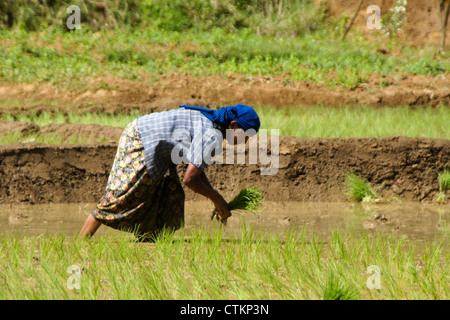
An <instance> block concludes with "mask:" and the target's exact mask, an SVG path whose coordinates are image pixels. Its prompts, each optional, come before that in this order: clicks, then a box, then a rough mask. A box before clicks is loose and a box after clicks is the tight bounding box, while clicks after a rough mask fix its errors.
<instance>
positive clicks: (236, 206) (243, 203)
mask: <svg viewBox="0 0 450 320" xmlns="http://www.w3.org/2000/svg"><path fill="white" fill-rule="evenodd" d="M262 202H263V196H262V192H261V191H260V190H259V189H257V188H244V189H242V190H241V191H240V192H239V193H238V195H237V196H236V197H234V198H233V200H231V201H230V202H228V210H229V211H230V212H231V211H250V212H254V211H256V210H258V209H259V207H260V205H261V203H262ZM214 218H217V220H220V221H221V222H223V223H224V222H225V221H223V220H221V219H220V218H219V216H218V215H217V210H214V211H213V212H212V215H211V220H214Z"/></svg>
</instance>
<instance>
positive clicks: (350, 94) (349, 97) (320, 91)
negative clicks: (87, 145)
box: [0, 74, 450, 113]
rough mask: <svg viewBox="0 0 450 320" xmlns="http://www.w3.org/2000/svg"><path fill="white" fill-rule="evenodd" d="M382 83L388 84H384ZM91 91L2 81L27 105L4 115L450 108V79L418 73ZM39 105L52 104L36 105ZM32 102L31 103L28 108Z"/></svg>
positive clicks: (190, 81)
mask: <svg viewBox="0 0 450 320" xmlns="http://www.w3.org/2000/svg"><path fill="white" fill-rule="evenodd" d="M101 82H105V83H108V85H109V86H110V88H111V89H109V90H105V89H95V88H96V87H98V83H101ZM380 83H383V85H382V86H380ZM89 87H90V88H93V89H90V90H87V91H78V92H77V91H67V90H61V89H57V88H55V87H54V86H52V85H50V84H42V83H41V84H38V83H35V84H23V83H22V84H21V83H14V84H12V83H2V82H0V96H1V97H2V99H3V100H5V101H7V100H11V101H15V100H17V99H20V101H22V102H23V104H24V106H23V107H8V106H0V113H8V112H14V113H18V112H22V113H26V112H42V111H49V110H50V111H51V110H56V109H57V110H61V111H64V112H74V111H76V112H83V111H85V112H127V111H128V110H131V109H138V110H140V111H141V112H144V113H147V112H151V111H161V110H167V109H171V108H174V107H177V106H179V105H182V104H192V105H197V106H203V107H206V106H210V107H213V108H216V107H218V106H225V105H235V104H238V103H244V104H248V105H256V104H263V105H272V106H275V107H290V106H293V107H295V106H299V105H303V106H309V105H328V106H348V105H367V106H373V107H382V106H390V105H393V106H396V105H409V106H438V105H441V104H445V105H449V104H450V77H449V75H448V74H445V75H440V76H436V77H433V76H418V75H372V76H370V77H369V79H368V80H367V81H366V83H362V84H360V85H359V86H358V87H356V88H353V89H349V88H344V87H339V86H338V87H335V88H330V87H328V86H326V85H322V84H319V83H313V82H304V81H289V82H288V83H286V82H285V80H284V77H283V76H252V77H244V76H239V75H231V74H230V75H228V76H226V77H222V76H217V75H213V76H204V77H194V76H189V75H163V76H161V78H160V79H159V81H158V82H155V83H152V84H149V83H148V82H142V83H141V82H133V81H128V80H123V79H118V78H114V77H111V76H103V77H99V78H98V79H96V80H95V81H93V82H92V84H90V86H89ZM37 101H46V102H51V104H50V105H41V106H37V105H36V102H37ZM27 104H30V105H29V106H27Z"/></svg>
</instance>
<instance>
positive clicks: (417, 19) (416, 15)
mask: <svg viewBox="0 0 450 320" xmlns="http://www.w3.org/2000/svg"><path fill="white" fill-rule="evenodd" d="M314 1H315V2H316V3H317V4H320V3H322V5H326V6H327V8H328V14H329V15H330V16H340V15H343V14H345V15H347V16H348V17H353V15H354V13H355V10H356V9H357V8H358V5H359V0H314ZM393 3H394V1H393V0H364V1H363V4H362V7H361V11H360V12H359V13H358V15H357V18H356V19H355V23H354V27H355V28H357V29H359V30H360V31H363V32H365V33H366V34H367V35H368V36H370V35H372V34H373V33H375V32H374V31H371V30H368V28H367V23H366V22H367V19H368V17H369V14H368V13H367V12H366V10H367V7H369V6H370V5H377V6H379V7H380V9H381V18H383V14H385V13H386V12H388V11H389V10H390V9H391V7H392V4H393ZM437 3H438V1H434V0H433V1H430V0H408V1H407V7H406V15H407V18H406V23H405V25H404V27H403V28H402V29H401V30H400V32H399V38H400V40H402V41H405V43H407V44H408V45H411V46H422V45H426V44H432V45H440V44H441V40H442V34H441V27H440V22H439V9H438V4H437ZM449 35H450V24H449V25H448V26H447V42H446V43H447V46H446V47H447V48H450V40H449V39H450V36H449Z"/></svg>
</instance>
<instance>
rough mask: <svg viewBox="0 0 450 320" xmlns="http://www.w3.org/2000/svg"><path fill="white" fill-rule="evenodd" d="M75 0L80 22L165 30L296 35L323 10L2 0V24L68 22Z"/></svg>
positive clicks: (151, 0)
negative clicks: (69, 12) (248, 31)
mask: <svg viewBox="0 0 450 320" xmlns="http://www.w3.org/2000/svg"><path fill="white" fill-rule="evenodd" d="M70 5H77V6H79V7H80V10H81V23H82V25H86V26H89V28H92V29H94V30H97V29H101V28H103V27H113V28H115V27H124V26H127V27H135V26H138V25H140V26H147V27H156V28H159V29H163V30H167V31H185V30H190V29H197V30H203V31H205V30H211V29H213V28H215V27H219V28H223V29H224V30H226V31H227V32H232V31H237V30H242V29H245V28H248V29H250V30H252V31H253V32H256V33H257V34H261V35H275V36H298V35H301V34H305V33H307V32H311V31H315V30H317V29H318V28H319V26H320V24H321V23H322V21H323V14H322V13H321V12H320V10H318V9H316V7H315V6H314V4H313V3H312V2H311V1H310V0H285V1H280V0H247V1H244V0H223V1H213V0H190V1H184V0H172V1H166V0H116V1H104V2H100V1H90V0H39V1H38V0H34V1H29V0H15V1H9V0H0V29H5V28H6V29H8V28H13V27H18V28H23V29H25V30H28V31H36V30H41V29H44V28H47V27H56V28H65V22H66V20H67V18H68V17H69V16H70V14H68V13H67V11H66V10H67V8H68V7H69V6H70Z"/></svg>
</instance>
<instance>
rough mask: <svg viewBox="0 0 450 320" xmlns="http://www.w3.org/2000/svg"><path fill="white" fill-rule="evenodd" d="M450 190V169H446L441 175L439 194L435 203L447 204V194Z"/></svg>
mask: <svg viewBox="0 0 450 320" xmlns="http://www.w3.org/2000/svg"><path fill="white" fill-rule="evenodd" d="M448 190H450V169H449V168H445V169H444V170H442V171H441V172H440V173H439V193H438V194H437V195H436V197H435V198H434V201H435V202H438V203H446V202H447V195H446V194H447V191H448Z"/></svg>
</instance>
